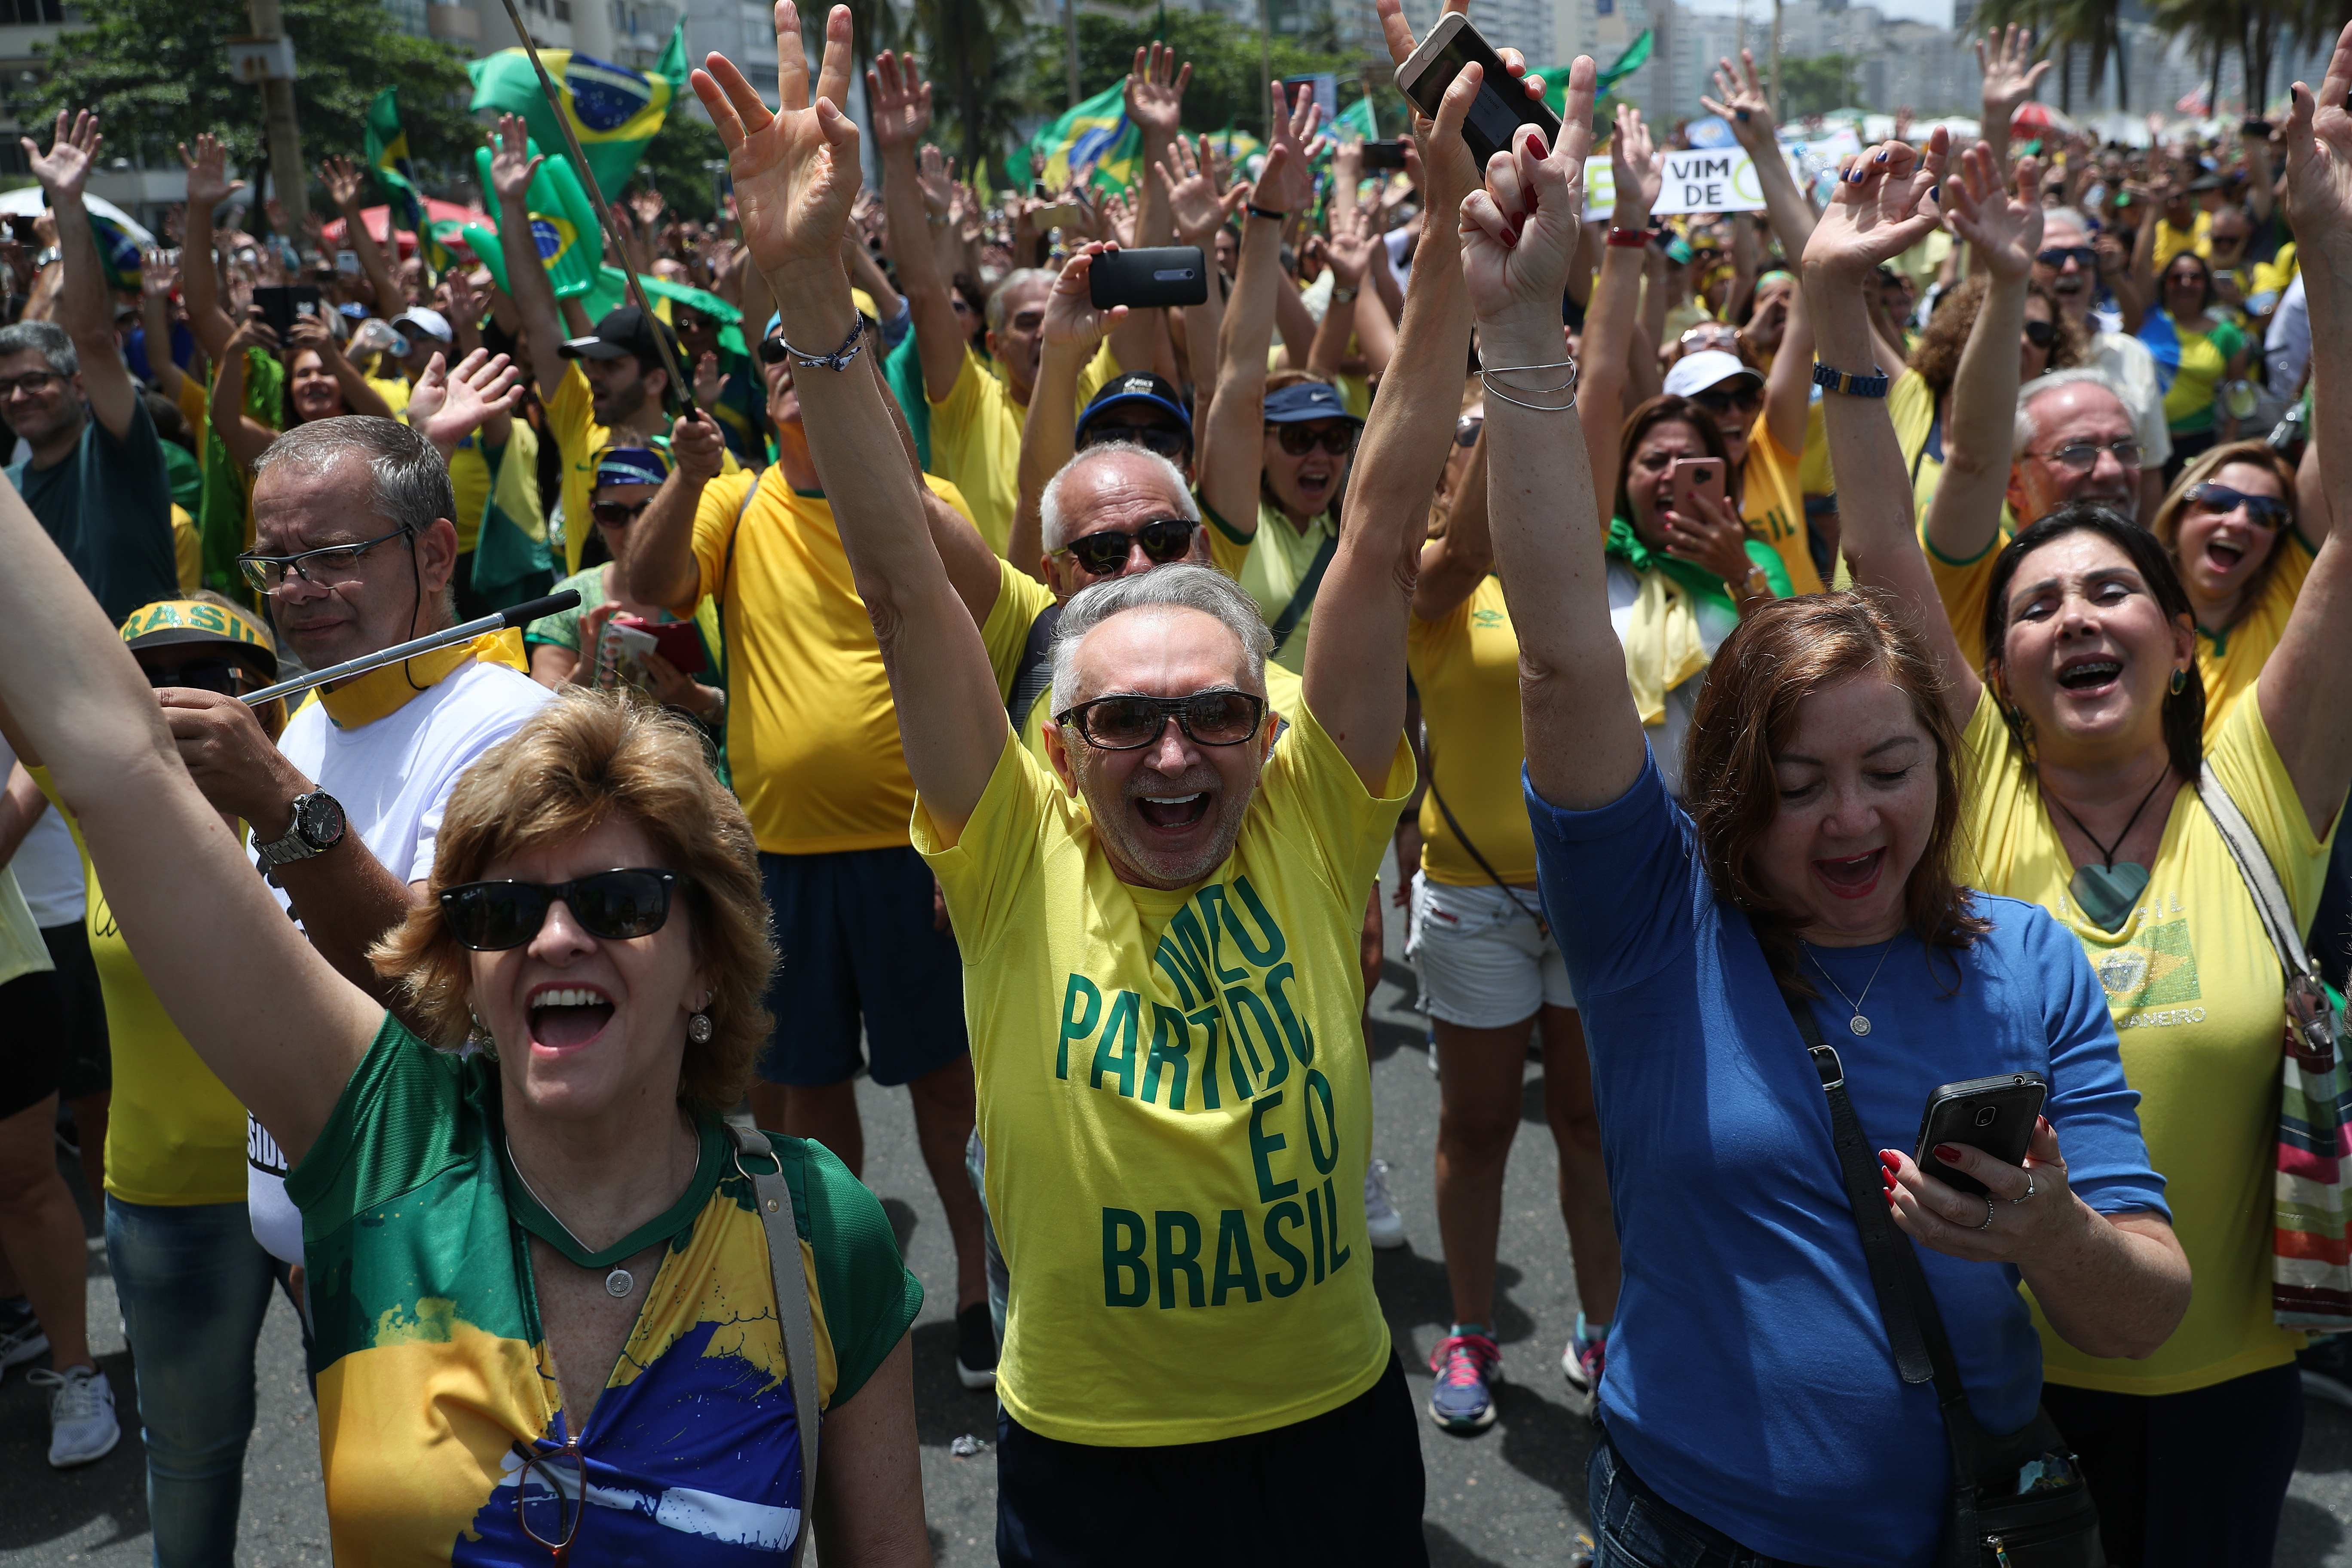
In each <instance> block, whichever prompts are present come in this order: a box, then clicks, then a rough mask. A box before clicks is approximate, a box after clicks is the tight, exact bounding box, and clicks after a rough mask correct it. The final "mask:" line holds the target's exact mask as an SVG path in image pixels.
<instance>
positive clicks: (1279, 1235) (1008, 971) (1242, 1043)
mask: <svg viewBox="0 0 2352 1568" xmlns="http://www.w3.org/2000/svg"><path fill="white" fill-rule="evenodd" d="M1411 789H1412V753H1411V752H1409V751H1408V750H1407V749H1406V747H1405V746H1404V744H1403V742H1402V738H1400V740H1399V742H1398V745H1397V749H1396V752H1395V754H1394V758H1393V760H1392V761H1391V763H1390V766H1389V773H1388V777H1387V778H1386V780H1385V781H1384V782H1383V784H1382V786H1381V793H1380V794H1378V795H1374V794H1373V793H1371V792H1370V791H1368V790H1367V789H1366V788H1365V787H1364V784H1363V781H1362V780H1361V779H1360V778H1359V777H1358V776H1357V773H1356V770H1355V769H1354V768H1353V767H1351V766H1349V763H1348V760H1347V759H1346V758H1345V757H1344V756H1342V755H1341V754H1340V752H1339V748H1338V747H1337V746H1335V745H1334V744H1333V743H1332V742H1331V740H1330V738H1329V737H1328V735H1326V734H1325V733H1324V731H1323V728H1322V726H1321V725H1320V724H1319V723H1318V721H1316V719H1315V716H1314V715H1313V714H1312V713H1302V714H1301V715H1300V717H1299V720H1298V722H1297V726H1296V727H1295V728H1294V729H1293V730H1292V731H1289V732H1287V733H1286V734H1285V736H1284V738H1283V740H1282V742H1281V743H1280V744H1278V745H1276V747H1275V748H1274V750H1273V752H1272V754H1271V755H1270V756H1269V757H1268V758H1267V761H1266V763H1265V771H1264V773H1262V774H1261V776H1260V780H1259V784H1258V787H1257V793H1256V795H1255V798H1254V799H1252V800H1251V802H1250V804H1249V807H1248V813H1247V816H1245V817H1244V821H1243V825H1242V830H1241V837H1240V839H1239V841H1238V842H1237V843H1236V844H1235V845H1234V851H1233V854H1232V855H1231V857H1229V858H1227V859H1226V860H1225V862H1224V863H1223V864H1222V865H1220V866H1219V867H1218V868H1216V869H1215V871H1213V873H1212V874H1211V875H1210V876H1209V878H1208V879H1206V880H1204V881H1202V882H1201V883H1198V884H1196V885H1194V886H1192V887H1190V888H1183V889H1176V890H1173V891H1166V892H1163V891H1160V890H1157V889H1149V888H1139V887H1135V886H1132V885H1130V884H1129V883H1126V882H1122V881H1120V880H1119V879H1118V877H1117V875H1116V874H1115V873H1114V872H1113V871H1112V869H1111V866H1110V862H1109V860H1108V858H1106V857H1105V856H1104V854H1103V853H1102V851H1101V849H1100V847H1099V846H1098V845H1097V841H1096V838H1095V834H1094V829H1093V826H1092V824H1091V822H1090V820H1089V817H1088V815H1087V807H1086V804H1085V802H1084V800H1083V799H1080V798H1074V797H1072V796H1071V795H1068V794H1067V793H1066V792H1065V791H1064V790H1063V789H1062V788H1061V786H1060V785H1059V784H1058V783H1056V782H1055V780H1054V779H1053V778H1051V777H1049V776H1048V775H1047V774H1046V773H1045V772H1044V771H1043V770H1042V769H1040V768H1039V767H1038V766H1037V764H1036V763H1035V762H1034V761H1033V760H1032V759H1031V758H1030V756H1029V754H1028V752H1025V751H1024V750H1023V748H1022V747H1021V746H1020V744H1019V743H1018V742H1016V741H1014V740H1013V737H1012V735H1011V734H1010V733H1009V732H1008V734H1007V735H1006V737H1005V743H1004V750H1003V754H1002V755H1001V756H1000V757H999V758H998V761H997V764H996V770H995V772H994V773H992V775H991V776H990V779H989V782H988V786H987V788H986V790H985V791H984V792H983V793H982V796H981V799H980V802H979V805H977V806H976V807H975V808H974V810H973V811H972V814H971V820H970V821H969V822H967V823H965V824H964V826H963V830H962V832H961V834H960V835H958V836H957V837H954V838H953V839H952V840H950V838H949V837H948V836H947V835H946V834H945V833H944V832H942V830H941V829H940V827H939V826H938V825H937V824H936V823H935V822H934V821H933V820H932V819H931V817H930V816H929V812H928V811H926V810H922V809H919V810H918V812H917V815H916V818H915V829H914V841H915V847H916V848H918V849H919V850H920V851H922V853H923V856H924V858H925V859H927V860H928V861H929V863H930V866H931V869H932V870H933V872H935V873H936V874H937V875H938V877H939V879H940V886H941V887H942V888H943V889H945V891H946V895H947V903H948V911H949V913H950V915H951V916H952V917H953V919H954V921H955V929H956V939H957V942H958V943H959V945H960V946H961V949H962V952H963V962H964V993H963V994H964V1013H965V1016H966V1019H967V1020H968V1022H969V1024H970V1026H971V1060H972V1068H973V1070H974V1072H975V1073H976V1074H977V1075H978V1079H979V1127H980V1136H981V1140H982V1142H984V1143H985V1144H986V1145H987V1147H988V1178H987V1188H988V1207H989V1213H990V1214H991V1215H993V1216H994V1218H995V1223H996V1234H997V1237H998V1238H999V1240H1000V1241H1002V1242H1003V1247H1004V1254H1005V1262H1006V1264H1007V1266H1008V1267H1009V1268H1010V1269H1011V1272H1012V1280H1013V1284H1012V1294H1011V1297H1010V1300H1009V1302H1008V1307H1007V1316H1006V1331H1005V1342H1004V1354H1003V1360H1002V1361H1001V1363H999V1364H998V1367H997V1384H996V1392H997V1395H998V1397H999V1398H1001V1399H1002V1400H1003V1404H1004V1407H1005V1409H1006V1410H1007V1411H1008V1412H1010V1413H1011V1415H1013V1419H1015V1420H1017V1421H1019V1422H1020V1423H1021V1424H1022V1425H1023V1426H1026V1427H1028V1428H1029V1429H1030V1430H1032V1431H1034V1432H1039V1433H1042V1434H1044V1435H1045V1436H1048V1437H1053V1438H1056V1439H1059V1440H1061V1441H1063V1442H1070V1443H1088V1444H1095V1445H1099V1446H1105V1447H1147V1446H1153V1445H1161V1444H1171V1443H1200V1442H1209V1441H1213V1440H1215V1439H1218V1438H1223V1437H1234V1436H1244V1435H1245V1434H1248V1433H1252V1432H1264V1431H1268V1430H1270V1429H1272V1428H1274V1427H1277V1426H1289V1425H1292V1424H1293V1423H1296V1422H1299V1421H1304V1420H1307V1419H1308V1418H1309V1417H1311V1416H1315V1415H1321V1414H1323V1413H1324V1412H1326V1411H1328V1410H1332V1409H1335V1408H1337V1407H1338V1406H1339V1405H1344V1404H1346V1403H1347V1402H1348V1401H1349V1400H1350V1399H1353V1398H1355V1397H1356V1396H1357V1395H1359V1394H1362V1393H1363V1392H1364V1391H1365V1390H1366V1389H1368V1388H1370V1386H1371V1385H1372V1384H1373V1383H1374V1382H1376V1381H1377V1380H1378V1379H1379V1377H1380V1375H1381V1372H1382V1371H1383V1370H1384V1369H1385V1368H1386V1367H1387V1365H1388V1364H1389V1360H1390V1356H1391V1351H1390V1344H1389V1331H1388V1325H1387V1323H1386V1321H1384V1320H1383V1319H1382V1318H1381V1308H1380V1300H1379V1298H1378V1297H1377V1295H1376V1294H1375V1293H1374V1291H1373V1288H1372V1269H1371V1252H1370V1243H1369V1242H1368V1241H1367V1240H1366V1237H1365V1233H1364V1208H1363V1185H1364V1169H1365V1165H1366V1163H1367V1161H1368V1160H1369V1159H1370V1140H1371V1131H1372V1107H1371V1095H1370V1088H1371V1086H1370V1077H1369V1074H1368V1072H1367V1069H1366V1067H1365V1061H1364V1053H1363V1050H1362V1047H1361V1045H1360V1038H1361V1037H1360V1034H1359V1031H1358V1028H1357V1015H1358V1013H1359V1011H1360V1008H1361V1007H1362V1005H1363V976H1362V974H1361V973H1360V970H1359V968H1358V966H1357V957H1356V948H1357V939H1358V935H1359V933H1360V930H1361V928H1362V924H1363V905H1364V894H1365V890H1366V889H1369V888H1370V887H1371V886H1372V885H1373V883H1374V881H1375V879H1377V877H1378V875H1379V870H1380V863H1381V853H1382V851H1383V850H1384V849H1385V848H1386V847H1387V843H1388V837H1389V834H1390V831H1391V828H1393V827H1394V826H1395V824H1396V817H1397V810H1398V807H1399V806H1400V805H1402V802H1403V799H1404V797H1405V795H1407V794H1408V793H1409V792H1410V791H1411ZM1203 1502H1204V1505H1210V1506H1213V1500H1203Z"/></svg>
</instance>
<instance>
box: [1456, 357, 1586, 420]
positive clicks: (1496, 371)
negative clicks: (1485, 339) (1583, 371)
mask: <svg viewBox="0 0 2352 1568" xmlns="http://www.w3.org/2000/svg"><path fill="white" fill-rule="evenodd" d="M1538 370H1564V371H1566V372H1568V379H1567V380H1566V381H1563V382H1561V383H1560V384H1559V385H1557V386H1523V387H1520V388H1517V390H1518V391H1521V392H1525V393H1528V394H1529V395H1532V396H1536V397H1550V396H1557V395H1559V394H1560V393H1563V392H1564V393H1566V394H1568V401H1567V402H1565V403H1529V402H1528V401H1527V400H1526V399H1525V398H1519V397H1514V396H1512V395H1511V394H1510V393H1509V392H1508V391H1507V390H1505V389H1504V388H1503V387H1502V386H1501V385H1499V384H1497V383H1496V380H1495V377H1496V376H1498V375H1514V374H1525V373H1527V372H1529V371H1538ZM1577 378H1578V371H1577V366H1576V361H1575V360H1573V359H1564V360H1557V361H1554V362H1552V363H1549V364H1496V365H1486V366H1484V367H1482V368H1481V369H1480V370H1479V372H1478V381H1479V384H1480V385H1482V386H1484V387H1485V388H1486V393H1487V395H1489V396H1491V397H1499V398H1501V399H1502V400H1503V401H1504V402H1506V403H1508V404H1511V405H1515V406H1517V407H1520V408H1530V409H1533V410H1535V411H1536V412H1537V413H1538V414H1565V413H1567V412H1568V411H1569V410H1570V409H1572V408H1574V407H1575V406H1576V383H1577Z"/></svg>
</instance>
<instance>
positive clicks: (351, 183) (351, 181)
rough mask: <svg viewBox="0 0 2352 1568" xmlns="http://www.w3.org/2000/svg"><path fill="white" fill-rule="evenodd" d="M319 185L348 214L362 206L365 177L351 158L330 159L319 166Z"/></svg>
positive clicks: (329, 198) (328, 197)
mask: <svg viewBox="0 0 2352 1568" xmlns="http://www.w3.org/2000/svg"><path fill="white" fill-rule="evenodd" d="M319 183H320V184H322V185H324V186H326V187H327V199H328V200H330V201H331V202H333V203H334V204H335V205H336V206H337V207H339V208H341V210H342V211H344V212H346V213H348V212H350V211H351V210H352V208H354V207H356V206H358V205H360V193H361V192H362V190H363V189H364V188H365V176H363V175H362V174H361V173H360V166H359V165H358V164H357V163H352V161H351V160H350V159H349V158H330V159H328V160H326V162H324V163H320V165H319Z"/></svg>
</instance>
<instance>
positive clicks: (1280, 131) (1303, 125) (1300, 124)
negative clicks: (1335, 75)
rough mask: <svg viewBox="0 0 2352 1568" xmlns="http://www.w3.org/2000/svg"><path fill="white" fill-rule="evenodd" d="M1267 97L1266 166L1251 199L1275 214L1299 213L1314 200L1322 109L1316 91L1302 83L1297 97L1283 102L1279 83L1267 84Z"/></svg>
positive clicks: (1321, 142) (1260, 174) (1321, 145)
mask: <svg viewBox="0 0 2352 1568" xmlns="http://www.w3.org/2000/svg"><path fill="white" fill-rule="evenodd" d="M1265 85H1266V95H1267V98H1268V99H1269V100H1270V103H1271V110H1272V112H1271V113H1270V115H1269V116H1268V121H1267V124H1268V128H1269V129H1270V130H1271V131H1272V132H1273V134H1272V135H1271V136H1270V137H1268V138H1267V141H1266V150H1265V168H1264V169H1263V170H1261V171H1260V172H1259V174H1258V177H1257V195H1255V197H1253V198H1252V200H1254V201H1255V202H1256V203H1257V205H1260V206H1262V207H1268V208H1271V209H1273V210H1274V211H1276V212H1285V213H1295V212H1299V211H1302V210H1303V209H1304V208H1305V207H1306V205H1307V203H1308V202H1309V201H1311V200H1312V199H1313V198H1314V195H1315V173H1314V169H1313V166H1312V165H1313V162H1314V159H1315V155H1316V154H1317V153H1319V152H1321V151H1322V149H1323V138H1322V137H1320V136H1318V135H1317V134H1316V133H1315V128H1316V127H1317V126H1318V125H1320V124H1321V123H1322V122H1323V110H1322V109H1321V107H1320V106H1318V104H1317V103H1316V101H1315V89H1313V88H1311V87H1308V86H1307V84H1306V83H1304V82H1301V83H1300V84H1299V87H1298V91H1297V95H1296V96H1295V97H1294V98H1292V99H1291V100H1290V101H1289V102H1287V103H1286V102H1284V101H1283V96H1282V84H1281V83H1280V82H1278V81H1270V82H1268V83H1266V84H1265Z"/></svg>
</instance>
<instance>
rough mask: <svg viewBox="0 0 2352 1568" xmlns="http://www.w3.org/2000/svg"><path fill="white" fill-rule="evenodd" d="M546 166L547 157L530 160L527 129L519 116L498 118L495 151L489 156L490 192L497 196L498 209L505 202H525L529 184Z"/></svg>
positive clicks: (542, 156) (528, 195) (543, 155)
mask: <svg viewBox="0 0 2352 1568" xmlns="http://www.w3.org/2000/svg"><path fill="white" fill-rule="evenodd" d="M546 162H547V154H546V153H541V154H539V155H538V156H537V157H533V156H531V152H530V127H529V126H527V125H525V124H524V123H523V119H522V116H521V115H520V114H501V115H499V134H498V142H497V146H496V149H495V150H494V151H493V152H492V153H490V189H491V190H492V191H494V192H496V193H497V194H498V198H499V204H500V205H505V204H506V203H508V202H527V201H528V200H529V199H530V182H531V181H532V180H533V179H534V178H536V177H537V176H538V174H539V166H540V165H541V163H546Z"/></svg>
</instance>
